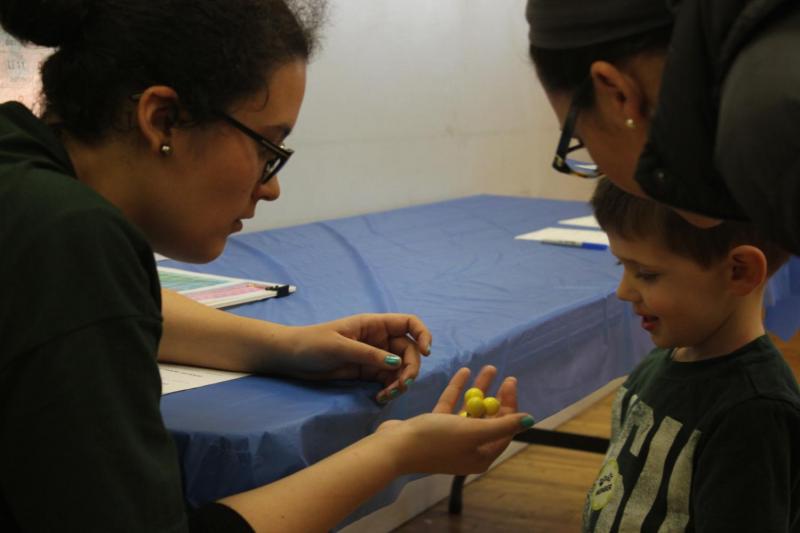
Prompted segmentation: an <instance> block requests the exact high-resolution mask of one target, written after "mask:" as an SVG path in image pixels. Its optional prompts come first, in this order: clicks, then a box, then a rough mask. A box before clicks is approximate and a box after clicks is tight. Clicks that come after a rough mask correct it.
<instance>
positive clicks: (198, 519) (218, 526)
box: [189, 502, 253, 533]
mask: <svg viewBox="0 0 800 533" xmlns="http://www.w3.org/2000/svg"><path fill="white" fill-rule="evenodd" d="M189 531H190V532H191V533H253V528H252V527H250V524H248V523H247V521H245V519H244V518H242V516H241V515H240V514H239V513H237V512H236V511H234V510H233V509H231V508H230V507H228V506H226V505H223V504H221V503H216V502H214V503H209V504H207V505H204V506H202V507H200V508H199V509H197V510H195V511H194V512H192V513H191V514H190V515H189Z"/></svg>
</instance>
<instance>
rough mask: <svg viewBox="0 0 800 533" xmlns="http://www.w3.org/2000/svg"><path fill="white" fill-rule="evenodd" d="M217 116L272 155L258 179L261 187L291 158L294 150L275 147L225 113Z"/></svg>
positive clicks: (281, 145) (282, 146)
mask: <svg viewBox="0 0 800 533" xmlns="http://www.w3.org/2000/svg"><path fill="white" fill-rule="evenodd" d="M218 114H219V116H220V117H221V118H222V119H223V120H225V121H226V122H228V123H229V124H230V125H231V126H233V127H234V128H236V129H237V130H239V131H241V132H242V133H244V134H245V135H247V136H248V137H250V138H251V139H253V140H254V141H255V142H257V143H258V144H260V145H261V146H262V147H263V148H264V149H265V150H266V151H267V152H270V153H272V154H273V155H274V157H270V158H268V159H267V162H266V163H265V164H264V170H263V171H262V173H261V178H260V179H259V183H261V184H262V185H263V184H264V183H266V182H268V181H269V180H270V179H272V177H273V176H274V175H275V174H277V173H278V172H279V171H280V170H281V169H282V168H283V166H284V165H285V164H286V162H287V161H289V158H290V157H292V154H293V153H294V150H292V149H290V148H286V147H285V146H284V145H283V144H282V143H281V144H280V145H277V144H275V143H273V142H270V141H268V140H267V139H265V138H264V137H262V136H261V135H259V134H258V133H256V132H254V131H253V130H251V129H250V128H248V127H247V126H245V125H244V124H242V123H241V122H239V121H238V120H236V119H235V118H233V117H232V116H230V115H227V114H225V113H222V112H219V113H218Z"/></svg>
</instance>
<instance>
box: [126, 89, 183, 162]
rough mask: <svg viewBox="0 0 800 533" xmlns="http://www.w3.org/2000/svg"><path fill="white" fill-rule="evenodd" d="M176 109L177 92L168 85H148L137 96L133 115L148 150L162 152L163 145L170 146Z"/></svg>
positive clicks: (176, 115)
mask: <svg viewBox="0 0 800 533" xmlns="http://www.w3.org/2000/svg"><path fill="white" fill-rule="evenodd" d="M178 109H179V107H178V93H176V92H175V90H174V89H172V88H170V87H166V86H163V85H156V86H153V87H148V88H147V89H146V90H145V91H144V92H143V93H142V94H141V95H140V96H139V98H138V100H137V106H136V115H135V116H136V120H137V123H138V125H139V131H140V132H141V133H142V136H143V137H144V139H145V142H146V143H147V148H148V149H149V150H152V151H153V152H154V153H161V154H164V153H165V152H164V149H163V147H164V146H168V147H171V139H172V130H173V128H174V127H175V124H176V123H177V121H178Z"/></svg>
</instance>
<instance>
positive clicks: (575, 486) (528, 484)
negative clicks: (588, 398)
mask: <svg viewBox="0 0 800 533" xmlns="http://www.w3.org/2000/svg"><path fill="white" fill-rule="evenodd" d="M773 339H774V340H775V343H776V344H777V345H778V347H779V348H780V349H781V351H783V353H784V355H785V356H786V360H787V361H788V362H789V365H790V366H791V367H792V370H794V373H795V376H798V379H800V333H798V334H797V335H795V337H794V338H793V339H791V340H790V341H789V342H788V343H784V342H781V341H780V339H777V338H775V337H773ZM613 397H614V394H611V395H609V396H607V397H606V398H604V399H603V400H602V401H600V402H598V403H597V404H595V405H594V406H592V407H591V408H590V409H588V410H586V411H585V412H584V413H582V414H580V415H579V416H577V417H575V418H573V419H572V420H570V421H569V422H567V423H566V424H564V425H562V426H560V427H559V429H560V430H562V431H569V432H574V433H582V434H585V435H594V436H603V437H608V436H609V435H610V433H611V428H610V413H611V401H612V399H613ZM602 459H603V456H602V455H600V454H596V453H588V452H578V451H573V450H566V449H560V448H552V447H548V446H538V445H531V446H528V447H527V448H526V449H524V450H523V451H521V452H520V453H518V454H517V455H515V456H514V457H512V458H511V459H509V460H508V461H506V462H505V463H503V464H501V465H500V466H498V467H497V468H495V469H494V470H492V471H491V472H490V473H489V474H487V475H485V476H483V477H482V478H480V479H479V480H477V481H475V482H473V483H471V484H469V485H467V486H466V487H465V488H464V510H463V511H462V513H461V515H459V516H450V515H449V514H448V512H447V501H446V500H445V501H443V502H440V503H438V504H437V505H436V506H435V507H432V508H431V509H429V510H428V511H426V512H425V513H423V514H421V515H419V516H418V517H416V518H414V519H412V520H411V521H409V522H407V523H406V524H404V525H402V526H401V527H399V528H397V529H396V530H395V533H419V532H436V533H445V532H447V533H462V532H480V533H501V532H502V533H514V532H523V531H524V532H535V533H561V532H573V531H580V528H581V513H582V511H583V503H584V499H585V498H586V493H587V491H588V490H589V487H590V486H591V485H592V483H594V480H595V476H596V475H597V471H598V470H599V468H600V463H601V461H602Z"/></svg>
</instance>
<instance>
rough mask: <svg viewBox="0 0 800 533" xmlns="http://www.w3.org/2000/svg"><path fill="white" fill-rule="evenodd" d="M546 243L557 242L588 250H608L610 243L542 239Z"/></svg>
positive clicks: (556, 243)
mask: <svg viewBox="0 0 800 533" xmlns="http://www.w3.org/2000/svg"><path fill="white" fill-rule="evenodd" d="M541 242H543V243H544V244H555V245H557V246H572V247H573V248H586V249H587V250H607V249H608V245H606V244H598V243H594V242H580V241H564V240H558V239H542V240H541Z"/></svg>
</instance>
